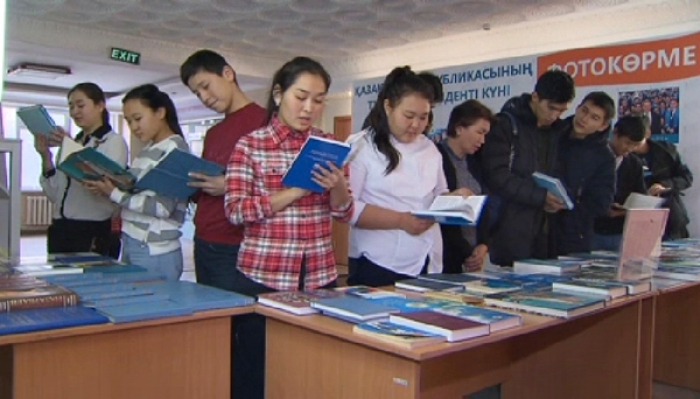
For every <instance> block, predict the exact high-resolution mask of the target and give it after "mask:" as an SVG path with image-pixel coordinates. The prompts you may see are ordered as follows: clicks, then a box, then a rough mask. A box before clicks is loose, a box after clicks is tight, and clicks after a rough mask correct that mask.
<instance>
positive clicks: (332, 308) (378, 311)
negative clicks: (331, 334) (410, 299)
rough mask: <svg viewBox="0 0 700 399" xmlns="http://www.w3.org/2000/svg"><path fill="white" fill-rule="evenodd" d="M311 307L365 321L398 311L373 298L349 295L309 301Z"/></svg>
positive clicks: (325, 312)
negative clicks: (376, 301)
mask: <svg viewBox="0 0 700 399" xmlns="http://www.w3.org/2000/svg"><path fill="white" fill-rule="evenodd" d="M311 307H313V308H314V309H318V310H320V311H322V312H323V313H324V314H328V315H338V316H341V317H346V318H348V319H350V320H356V321H365V320H371V319H377V318H382V317H388V316H389V314H391V313H398V311H399V310H398V309H396V308H392V307H389V306H384V305H381V304H378V303H375V302H374V301H373V300H369V299H363V298H357V297H352V296H349V295H346V296H341V297H337V298H324V299H319V300H317V301H312V302H311Z"/></svg>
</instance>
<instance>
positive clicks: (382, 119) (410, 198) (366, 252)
mask: <svg viewBox="0 0 700 399" xmlns="http://www.w3.org/2000/svg"><path fill="white" fill-rule="evenodd" d="M433 99H434V93H433V89H432V87H431V86H430V85H429V84H428V83H427V82H426V81H425V80H424V79H422V78H421V77H420V76H418V75H417V74H416V73H414V72H413V71H412V70H411V68H410V67H407V66H406V67H400V68H395V69H394V70H393V71H391V73H390V74H389V75H388V76H387V77H386V79H385V80H384V85H383V86H382V90H381V91H380V93H379V95H378V97H377V102H376V103H375V105H374V107H373V108H372V110H371V111H370V114H369V118H368V122H369V124H368V127H367V128H366V129H365V130H363V131H361V132H359V133H357V134H356V135H355V136H354V137H351V138H350V140H349V141H350V142H352V143H353V144H352V146H353V151H355V152H354V153H355V154H356V155H355V156H354V159H353V160H352V161H351V162H350V188H351V190H352V193H353V197H354V198H355V199H356V200H355V212H354V214H353V217H352V219H351V224H352V229H351V230H350V275H349V277H348V283H349V284H351V285H357V284H363V285H369V286H383V285H392V284H394V282H396V281H398V280H401V279H408V278H412V277H415V276H417V275H418V274H422V273H426V272H428V271H430V272H440V271H442V240H441V236H440V229H439V228H438V226H437V225H435V224H434V223H433V222H432V221H430V220H427V219H421V218H417V217H415V216H413V215H411V211H415V210H425V209H428V207H429V206H430V204H431V203H432V202H433V200H434V199H435V197H437V196H438V195H444V194H448V193H447V182H446V180H445V174H444V172H443V170H442V157H441V155H440V152H439V151H438V150H437V148H436V147H435V145H434V144H433V143H432V142H431V141H430V139H428V138H427V137H425V135H423V132H424V131H425V128H426V126H427V124H428V118H429V115H430V107H431V102H432V101H433ZM452 194H455V195H460V194H462V192H461V191H456V192H454V193H452ZM465 194H467V193H465Z"/></svg>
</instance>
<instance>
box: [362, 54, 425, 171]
mask: <svg viewBox="0 0 700 399" xmlns="http://www.w3.org/2000/svg"><path fill="white" fill-rule="evenodd" d="M412 94H417V95H419V96H421V97H423V98H425V99H426V100H428V102H432V101H433V98H434V93H433V89H432V87H430V85H429V84H428V83H426V81H425V80H423V79H421V78H420V77H419V76H418V75H417V74H416V73H415V72H413V71H412V70H411V67H409V66H404V67H397V68H394V70H392V71H391V73H389V75H387V77H386V79H384V84H383V86H382V89H381V90H380V91H379V94H378V95H377V102H376V103H375V104H374V107H372V110H371V111H369V116H368V117H367V118H368V122H369V127H370V128H372V130H373V132H374V133H373V140H374V145H375V146H376V147H377V150H379V152H381V153H382V154H384V156H386V158H387V159H388V160H389V165H387V167H386V170H385V171H384V173H385V174H387V175H388V174H389V173H391V172H392V171H393V170H394V169H396V167H397V166H398V165H399V160H400V158H401V155H400V154H399V151H398V150H397V149H396V148H394V146H393V145H392V144H391V130H390V129H389V119H388V117H387V114H386V111H385V110H384V102H385V100H388V101H389V105H390V106H391V107H392V108H393V107H396V106H397V105H399V103H400V102H401V100H403V98H404V97H406V96H410V95H412Z"/></svg>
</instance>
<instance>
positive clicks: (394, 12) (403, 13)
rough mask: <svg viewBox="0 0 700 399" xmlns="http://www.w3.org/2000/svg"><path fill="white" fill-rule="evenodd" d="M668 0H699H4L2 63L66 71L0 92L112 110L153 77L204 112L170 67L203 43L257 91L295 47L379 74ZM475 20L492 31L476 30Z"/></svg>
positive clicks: (351, 70) (193, 112)
mask: <svg viewBox="0 0 700 399" xmlns="http://www.w3.org/2000/svg"><path fill="white" fill-rule="evenodd" d="M674 1H675V2H676V3H678V2H682V3H684V4H685V5H686V6H687V7H697V6H698V4H700V0H667V1H665V2H664V1H662V0H461V1H456V0H7V4H8V6H7V9H8V29H7V53H6V62H7V66H8V67H10V66H12V65H14V64H16V63H20V62H35V63H46V64H53V65H63V66H68V67H70V69H71V70H72V75H71V76H67V77H62V78H59V79H56V80H43V79H33V80H30V79H27V78H14V77H8V78H7V79H6V81H7V83H8V84H7V88H6V93H5V97H4V101H14V102H40V101H43V102H46V103H51V102H55V103H56V104H61V103H63V104H64V103H65V90H66V89H67V88H69V87H71V86H73V85H74V84H76V83H78V82H81V81H94V82H96V83H98V84H100V85H101V86H102V87H103V88H104V89H105V91H106V92H109V93H111V94H112V95H113V100H112V101H111V102H110V103H109V104H110V106H112V107H118V105H119V102H118V98H119V94H120V93H124V92H125V91H127V90H128V89H129V88H130V87H133V86H136V85H139V84H143V83H156V84H159V86H160V87H161V88H162V89H163V90H164V91H167V92H169V93H171V95H172V96H173V98H174V99H175V101H176V103H177V105H178V107H179V108H180V109H182V111H181V114H182V115H183V117H197V116H207V115H206V114H207V113H206V111H205V110H204V109H203V107H201V106H200V105H199V104H198V102H197V100H196V99H195V98H194V97H193V96H192V94H191V93H189V91H188V90H187V89H186V88H185V87H184V86H183V85H182V84H181V83H180V81H179V78H178V69H179V64H180V63H181V62H182V61H183V60H184V59H185V58H186V57H187V55H189V54H190V53H191V52H192V51H194V50H196V49H199V48H202V47H207V48H212V49H215V50H217V51H219V52H221V53H222V54H224V55H225V56H226V58H227V59H228V60H229V62H230V63H231V64H232V65H233V66H234V68H235V69H236V70H237V72H238V75H239V80H240V81H241V83H242V86H243V88H244V89H245V90H256V89H264V88H266V85H267V83H268V81H269V77H270V76H271V75H272V73H273V71H274V70H275V69H277V68H278V67H279V66H280V65H281V64H282V63H283V62H284V61H286V60H287V59H289V58H291V57H292V56H295V55H309V56H312V57H315V58H318V59H319V60H321V61H322V62H323V63H324V65H326V67H327V68H328V69H329V70H330V72H331V74H332V75H333V76H334V78H335V77H336V76H341V79H351V78H352V77H353V76H354V77H357V76H363V75H367V74H375V75H376V74H377V73H375V69H378V70H380V71H387V70H388V66H389V65H391V64H396V63H408V62H410V61H411V60H413V59H416V57H417V58H418V59H421V57H424V58H427V57H433V58H435V59H441V58H440V57H435V54H426V53H424V54H421V53H420V50H417V51H418V53H416V50H415V49H421V48H422V49H423V50H425V48H426V47H427V46H426V45H422V46H421V44H423V43H427V44H430V47H433V48H440V49H444V48H445V46H444V45H445V44H446V43H454V42H455V38H458V37H462V36H464V37H467V36H465V35H470V34H473V35H482V36H481V37H482V40H483V37H484V36H483V35H485V34H488V35H491V37H495V35H498V32H499V29H505V28H509V27H518V26H521V27H522V28H523V32H524V31H525V29H526V28H528V26H529V27H530V28H529V29H531V26H532V25H531V24H532V23H534V22H537V23H539V24H538V27H539V30H541V31H542V32H541V34H542V36H543V37H546V36H556V34H555V33H552V32H551V31H548V30H547V29H548V26H546V25H542V24H541V23H542V22H543V21H560V22H561V21H563V20H572V19H575V18H583V17H585V16H588V17H589V18H590V17H591V16H592V15H606V14H614V13H620V17H621V18H624V16H625V15H626V14H627V13H628V12H629V11H630V10H632V8H633V7H645V6H646V7H649V5H650V4H652V5H659V4H664V3H669V2H674ZM657 19H658V18H657ZM485 23H488V24H490V25H491V31H489V32H483V31H482V27H483V25H484V24H485ZM528 24H530V25H528ZM596 29H597V27H595V26H592V27H591V30H592V31H593V32H594V31H595V30H596ZM577 34H578V35H580V36H584V37H585V36H586V35H591V34H592V33H591V32H588V31H585V30H580V31H578V32H577ZM521 36H522V35H521ZM608 41H614V39H613V38H608ZM433 43H443V46H442V47H441V46H437V45H433ZM461 43H462V45H460V46H458V47H456V48H454V49H453V50H451V51H450V52H452V51H454V53H455V54H465V52H469V48H468V45H467V43H469V42H461ZM110 47H121V48H126V49H130V50H134V51H138V52H140V53H142V57H141V65H139V66H132V65H128V64H124V63H119V62H116V61H112V60H110V59H109V58H108V49H109V48H110ZM523 47H524V48H526V46H523ZM388 49H392V51H394V53H392V54H393V55H396V54H399V53H397V52H396V51H398V50H395V49H399V50H401V52H400V54H401V56H399V57H398V58H397V57H395V56H392V58H391V59H390V60H387V62H388V63H387V62H383V63H382V64H381V66H378V65H377V63H376V62H375V63H371V62H370V63H368V62H366V60H367V59H368V58H371V57H375V58H376V56H380V55H381V54H382V53H386V52H387V50H388ZM412 49H414V51H411V50H412ZM442 58H443V59H444V58H445V57H444V56H443V57H442ZM448 62H449V61H448ZM443 65H444V64H443ZM381 73H385V72H380V73H379V74H381ZM334 86H335V84H334ZM336 88H337V87H336ZM341 90H347V85H346V86H342V85H341Z"/></svg>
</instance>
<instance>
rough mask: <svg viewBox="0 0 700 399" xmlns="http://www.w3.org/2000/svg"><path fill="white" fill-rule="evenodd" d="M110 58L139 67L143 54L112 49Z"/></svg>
mask: <svg viewBox="0 0 700 399" xmlns="http://www.w3.org/2000/svg"><path fill="white" fill-rule="evenodd" d="M109 58H111V59H113V60H115V61H121V62H126V63H127V64H134V65H138V64H139V63H141V53H137V52H136V51H131V50H124V49H123V48H117V47H112V48H111V49H110V50H109Z"/></svg>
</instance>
